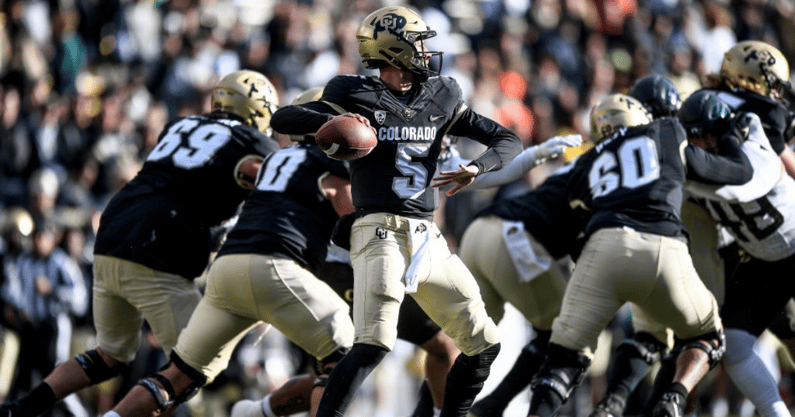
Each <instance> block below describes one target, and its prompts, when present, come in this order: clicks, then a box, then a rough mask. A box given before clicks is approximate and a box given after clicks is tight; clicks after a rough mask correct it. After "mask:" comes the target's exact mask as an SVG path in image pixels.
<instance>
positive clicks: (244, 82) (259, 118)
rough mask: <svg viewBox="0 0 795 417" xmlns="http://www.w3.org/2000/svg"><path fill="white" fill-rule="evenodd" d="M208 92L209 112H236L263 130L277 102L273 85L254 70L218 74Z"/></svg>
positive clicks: (265, 129)
mask: <svg viewBox="0 0 795 417" xmlns="http://www.w3.org/2000/svg"><path fill="white" fill-rule="evenodd" d="M212 94H213V96H212V106H213V112H221V113H230V114H234V115H237V116H240V117H241V118H243V120H245V121H246V123H248V124H250V125H251V126H254V127H255V128H257V130H259V131H260V132H263V133H264V132H267V130H268V129H269V128H270V123H271V116H273V113H274V112H275V111H276V110H277V109H278V105H279V95H278V93H276V88H274V87H273V84H271V82H270V81H269V80H268V78H267V77H265V76H264V75H262V74H260V73H258V72H256V71H249V70H242V71H235V72H233V73H231V74H229V75H227V76H225V77H223V78H221V80H220V81H218V83H217V84H215V87H213V93H212Z"/></svg>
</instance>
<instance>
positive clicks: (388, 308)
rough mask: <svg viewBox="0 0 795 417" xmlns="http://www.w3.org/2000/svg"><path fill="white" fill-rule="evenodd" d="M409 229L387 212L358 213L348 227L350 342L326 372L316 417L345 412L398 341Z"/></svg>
mask: <svg viewBox="0 0 795 417" xmlns="http://www.w3.org/2000/svg"><path fill="white" fill-rule="evenodd" d="M408 231H409V225H408V220H407V219H405V218H402V217H399V216H395V215H391V214H386V213H376V214H370V215H367V216H364V217H361V218H359V219H357V220H356V221H355V222H354V224H353V227H352V228H351V263H352V265H353V271H354V293H355V294H356V295H355V296H354V299H353V322H354V323H356V331H355V336H354V344H353V347H352V348H351V350H350V352H348V353H347V354H346V355H345V357H343V358H342V360H340V361H339V363H337V366H336V367H335V368H334V370H333V371H332V372H331V374H330V375H329V380H328V386H327V388H326V390H325V392H324V393H323V397H322V399H321V401H320V406H319V408H318V413H317V416H318V417H337V416H338V415H340V414H342V413H344V412H345V410H347V408H348V406H350V404H351V402H352V401H353V399H354V397H355V395H356V392H357V391H358V390H359V387H360V386H361V384H362V383H363V382H364V379H365V378H366V377H367V376H368V375H369V374H370V372H372V371H373V369H375V367H376V366H378V364H379V363H381V361H382V360H383V358H384V357H385V356H386V354H387V353H388V352H389V351H390V350H391V349H392V347H393V346H394V344H395V341H396V340H397V323H398V315H399V311H400V303H401V302H402V301H403V298H404V296H405V284H404V283H403V281H402V279H403V275H404V272H405V270H406V267H407V265H408V264H409V260H410V251H409V249H408Z"/></svg>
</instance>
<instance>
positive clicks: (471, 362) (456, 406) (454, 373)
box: [441, 343, 500, 417]
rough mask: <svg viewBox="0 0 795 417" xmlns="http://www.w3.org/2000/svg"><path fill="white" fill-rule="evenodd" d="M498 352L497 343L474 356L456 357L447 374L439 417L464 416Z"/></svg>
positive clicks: (462, 355)
mask: <svg viewBox="0 0 795 417" xmlns="http://www.w3.org/2000/svg"><path fill="white" fill-rule="evenodd" d="M499 352H500V344H499V343H497V344H496V345H494V346H491V347H490V348H488V349H486V350H484V351H483V352H480V353H478V354H477V355H474V356H467V355H465V354H463V353H461V354H460V355H458V357H457V358H456V360H455V363H454V364H453V367H452V368H451V369H450V373H449V374H447V385H446V386H445V389H444V404H443V405H442V414H441V417H463V416H466V414H467V412H468V411H469V408H470V407H472V403H473V402H474V401H475V397H476V396H477V395H478V394H479V393H480V390H481V389H483V383H484V382H486V379H488V377H489V372H490V370H491V364H492V362H494V359H495V358H496V357H497V354H498V353H499Z"/></svg>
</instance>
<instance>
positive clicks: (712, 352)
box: [677, 330, 726, 369]
mask: <svg viewBox="0 0 795 417" xmlns="http://www.w3.org/2000/svg"><path fill="white" fill-rule="evenodd" d="M713 339H717V340H718V343H717V344H715V343H713V342H712V340H713ZM702 342H703V343H702ZM704 343H706V345H704ZM687 349H701V350H703V351H704V352H706V354H707V357H708V358H709V369H712V368H714V367H715V366H716V365H717V364H718V362H720V360H721V358H722V357H723V354H724V353H725V352H726V335H724V334H723V331H722V330H721V331H719V332H710V333H707V334H704V335H701V336H698V337H694V338H692V339H686V340H682V341H681V342H680V348H679V349H678V352H679V353H682V352H684V351H685V350H687ZM677 356H678V355H677Z"/></svg>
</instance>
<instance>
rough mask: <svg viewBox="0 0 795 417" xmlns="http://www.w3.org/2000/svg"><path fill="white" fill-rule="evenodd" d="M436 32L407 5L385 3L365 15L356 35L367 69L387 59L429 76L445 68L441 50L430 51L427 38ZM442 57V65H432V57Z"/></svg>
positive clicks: (416, 72)
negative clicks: (397, 5) (395, 5)
mask: <svg viewBox="0 0 795 417" xmlns="http://www.w3.org/2000/svg"><path fill="white" fill-rule="evenodd" d="M434 36H436V31H433V30H430V29H429V28H428V26H427V25H426V24H425V21H424V20H422V17H420V15H419V14H417V12H415V11H413V10H411V9H408V8H406V7H384V8H382V9H378V10H376V11H374V12H373V13H371V14H370V15H369V16H367V17H365V18H364V21H362V24H361V26H359V30H358V32H356V39H358V40H359V55H361V57H362V64H363V65H364V67H365V68H367V69H377V68H380V67H381V66H382V65H383V63H384V62H386V63H387V64H389V65H392V66H394V67H396V68H400V69H405V70H409V71H411V72H413V73H415V74H417V75H420V76H423V77H427V76H430V75H436V74H438V71H440V70H441V68H442V52H439V51H428V50H427V48H426V47H425V40H426V39H430V38H432V37H434ZM436 56H438V57H439V67H438V68H436V69H435V70H432V69H431V68H430V59H431V58H432V57H436Z"/></svg>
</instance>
